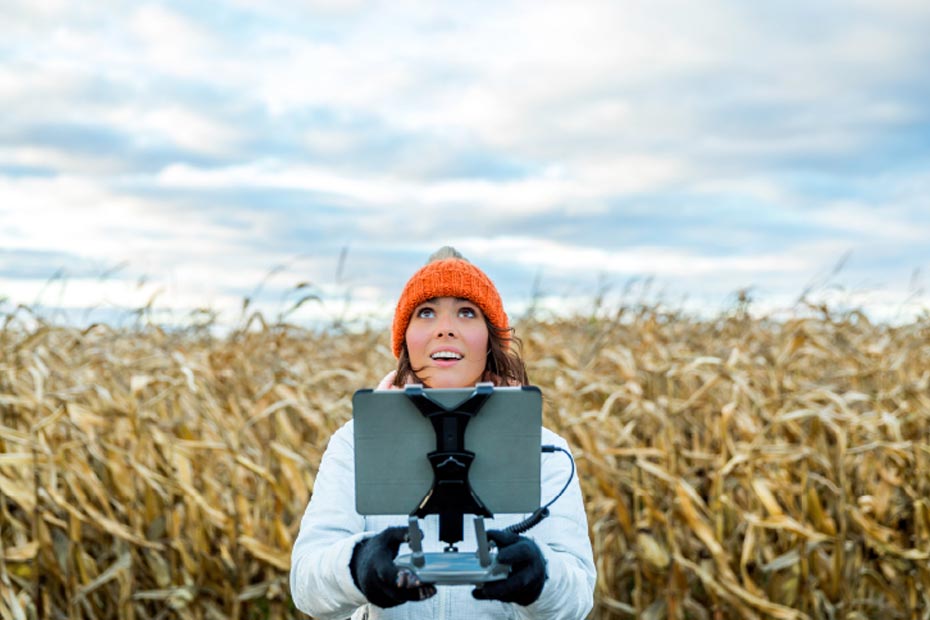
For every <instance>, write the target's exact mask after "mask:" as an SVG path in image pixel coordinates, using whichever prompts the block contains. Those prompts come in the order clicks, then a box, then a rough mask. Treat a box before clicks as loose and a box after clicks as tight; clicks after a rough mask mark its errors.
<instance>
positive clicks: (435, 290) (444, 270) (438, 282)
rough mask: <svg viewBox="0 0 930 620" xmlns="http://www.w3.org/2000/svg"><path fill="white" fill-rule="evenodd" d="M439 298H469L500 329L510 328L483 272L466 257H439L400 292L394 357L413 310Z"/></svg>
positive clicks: (396, 315)
mask: <svg viewBox="0 0 930 620" xmlns="http://www.w3.org/2000/svg"><path fill="white" fill-rule="evenodd" d="M436 297H459V298H462V299H467V300H469V301H471V302H472V303H474V304H475V305H477V306H478V307H479V308H481V312H483V313H484V316H486V317H487V319H488V320H489V321H490V322H491V325H493V326H494V327H496V328H497V329H498V330H507V329H509V328H510V324H509V323H508V321H507V314H506V313H505V312H504V304H503V303H502V302H501V296H500V295H499V294H498V292H497V288H495V287H494V283H493V282H491V280H490V278H488V276H486V275H485V274H484V272H483V271H481V270H480V269H478V268H477V267H475V266H474V265H472V264H471V263H469V262H468V261H467V260H463V259H459V258H446V259H442V260H437V261H433V262H431V263H427V264H426V266H424V267H422V268H421V269H420V270H419V271H417V272H416V273H415V274H413V276H412V277H411V278H410V280H409V281H408V282H407V285H406V286H405V287H404V290H403V292H402V293H401V294H400V299H399V300H398V301H397V308H396V309H395V310H394V326H393V329H392V330H391V345H392V348H393V349H394V357H400V352H401V350H402V349H403V345H404V338H405V336H406V335H407V326H408V325H410V318H411V316H412V314H413V311H414V309H416V307H417V306H419V305H420V304H422V303H423V302H424V301H426V300H428V299H433V298H436ZM507 345H508V341H507V340H504V342H503V347H504V348H505V349H506V348H507Z"/></svg>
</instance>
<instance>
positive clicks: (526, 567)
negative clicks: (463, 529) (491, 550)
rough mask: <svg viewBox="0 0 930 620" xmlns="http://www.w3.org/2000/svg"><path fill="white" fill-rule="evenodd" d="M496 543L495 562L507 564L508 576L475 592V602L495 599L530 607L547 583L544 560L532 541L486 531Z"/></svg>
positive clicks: (499, 531)
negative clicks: (508, 566)
mask: <svg viewBox="0 0 930 620" xmlns="http://www.w3.org/2000/svg"><path fill="white" fill-rule="evenodd" d="M488 539H489V540H493V541H494V542H495V543H496V544H497V548H498V552H497V561H498V562H500V563H501V564H509V565H510V574H509V575H507V578H506V579H502V580H500V581H489V582H487V583H485V584H483V585H481V586H479V587H477V588H475V589H474V590H472V593H471V594H472V596H474V597H475V598H477V599H494V600H497V601H503V602H505V603H516V604H517V605H524V606H526V605H530V604H532V603H534V602H535V601H536V599H538V598H539V595H540V594H542V591H543V586H544V585H545V584H546V560H545V559H544V558H543V554H542V551H540V550H539V547H537V546H536V543H534V542H533V541H532V540H530V539H529V538H527V537H526V536H520V535H519V534H514V533H512V532H507V531H504V530H490V531H488Z"/></svg>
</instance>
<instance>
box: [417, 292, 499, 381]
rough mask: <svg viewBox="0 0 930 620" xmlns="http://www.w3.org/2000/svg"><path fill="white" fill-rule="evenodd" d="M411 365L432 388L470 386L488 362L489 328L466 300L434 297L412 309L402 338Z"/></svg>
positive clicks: (472, 305) (479, 376)
mask: <svg viewBox="0 0 930 620" xmlns="http://www.w3.org/2000/svg"><path fill="white" fill-rule="evenodd" d="M405 342H406V343H407V354H408V355H409V357H410V365H411V367H412V368H413V369H414V371H416V373H417V376H418V377H419V378H420V380H421V381H423V383H424V384H425V385H426V386H427V387H431V388H452V387H471V386H473V385H475V384H476V383H478V381H480V380H481V375H482V374H483V373H484V368H485V364H486V362H487V359H488V326H487V324H486V323H485V321H484V315H483V314H482V313H481V309H480V308H478V306H477V305H476V304H474V303H472V302H471V301H469V300H467V299H459V298H457V297H437V298H435V299H429V300H427V301H425V302H423V303H422V304H420V305H419V306H417V307H416V308H414V309H413V316H411V317H410V324H409V325H408V326H407V333H406V336H405Z"/></svg>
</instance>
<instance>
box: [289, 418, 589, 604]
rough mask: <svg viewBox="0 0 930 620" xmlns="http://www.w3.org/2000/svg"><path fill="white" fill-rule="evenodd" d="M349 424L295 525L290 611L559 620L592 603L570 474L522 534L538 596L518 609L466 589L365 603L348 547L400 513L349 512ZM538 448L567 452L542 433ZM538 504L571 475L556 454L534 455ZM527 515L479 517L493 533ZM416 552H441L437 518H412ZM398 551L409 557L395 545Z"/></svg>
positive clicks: (581, 518) (468, 537)
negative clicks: (532, 558)
mask: <svg viewBox="0 0 930 620" xmlns="http://www.w3.org/2000/svg"><path fill="white" fill-rule="evenodd" d="M352 438H353V432H352V422H351V421H350V422H348V423H346V424H345V425H344V426H343V427H342V428H340V429H339V430H338V431H336V432H335V433H334V434H333V436H332V437H331V438H330V441H329V445H328V446H327V448H326V452H325V453H324V454H323V460H322V462H321V463H320V469H319V472H318V473H317V476H316V481H315V482H314V486H313V495H312V497H311V498H310V503H309V505H308V506H307V510H306V512H305V513H304V516H303V520H302V521H301V524H300V533H299V534H298V535H297V540H296V542H295V543H294V549H293V552H292V555H291V575H290V581H291V596H292V597H293V599H294V603H295V604H296V605H297V608H298V609H300V610H301V611H304V612H305V613H308V614H310V615H311V616H313V617H314V618H317V619H319V620H344V619H345V618H348V617H349V616H351V617H352V618H353V620H359V619H362V618H367V619H369V620H376V619H381V618H385V619H397V620H414V619H418V618H425V619H430V620H437V619H445V618H448V619H450V620H451V619H463V620H469V619H472V618H474V619H479V618H481V619H484V618H487V619H491V618H515V619H516V618H522V619H527V620H528V619H530V618H533V619H540V620H544V619H553V620H554V619H559V620H580V619H581V618H584V617H585V616H587V614H588V612H589V611H590V610H591V608H592V606H593V601H594V582H595V569H594V561H593V554H592V552H591V542H590V540H589V538H588V526H587V518H586V516H585V512H584V505H583V503H582V497H581V489H580V487H579V485H578V479H577V477H576V478H575V479H574V480H572V482H571V484H570V486H569V487H568V490H566V491H565V494H564V495H562V497H560V498H559V500H558V501H556V502H555V503H554V504H553V505H552V506H550V508H549V511H550V516H549V517H548V518H546V519H544V520H543V521H542V522H541V523H540V524H538V525H537V526H535V527H534V528H532V529H531V530H529V531H528V532H526V533H525V534H524V536H527V537H528V538H531V539H533V540H534V541H535V542H536V544H537V545H538V546H539V548H540V550H541V551H542V554H543V556H544V558H545V560H546V574H547V579H546V585H545V587H544V588H543V591H542V594H541V595H540V597H539V599H538V600H537V601H536V602H535V603H533V604H532V605H529V606H528V607H523V606H520V605H516V604H512V603H502V602H499V601H479V600H476V599H474V598H473V597H472V595H471V591H472V589H473V588H472V586H440V587H438V588H437V590H438V592H437V594H436V595H435V596H433V597H432V598H429V599H427V600H425V601H419V602H411V603H405V604H403V605H400V606H397V607H392V608H390V609H381V608H380V607H376V606H375V605H372V604H369V603H368V601H367V600H366V599H365V596H364V595H363V594H362V593H361V591H360V590H359V589H358V588H357V587H356V586H355V583H354V582H353V580H352V574H351V572H350V571H349V560H350V559H351V557H352V550H353V549H354V547H355V544H356V543H357V542H359V541H360V540H363V539H365V538H370V537H372V536H375V535H376V534H378V533H379V532H381V531H382V530H383V529H385V528H386V527H390V526H395V525H400V526H406V525H407V515H397V516H367V517H366V516H362V515H360V514H358V513H357V512H356V511H355V457H354V447H353V441H352ZM542 443H543V444H553V445H557V446H561V447H563V448H565V449H568V445H567V444H566V442H565V440H563V439H562V438H561V437H559V436H558V435H556V434H555V433H553V432H552V431H550V430H548V429H545V428H544V429H543V432H542ZM540 458H541V467H542V470H541V472H542V494H541V499H542V501H543V502H544V503H545V502H548V501H549V500H550V499H552V498H553V497H555V496H556V495H557V494H558V492H559V491H560V490H561V489H562V487H563V486H564V484H565V481H566V480H567V479H568V476H569V474H570V473H571V465H570V464H569V462H568V458H567V457H566V456H565V455H564V454H562V453H559V452H555V453H546V454H542V455H541V457H540ZM527 516H529V515H503V514H502V515H496V516H495V517H494V518H493V519H487V520H486V526H487V528H488V529H501V528H504V527H507V526H508V525H511V524H513V523H517V522H519V521H522V520H523V519H524V518H526V517H527ZM420 529H422V530H423V534H424V535H423V550H424V551H426V552H439V551H442V547H443V543H442V542H440V540H439V517H438V516H437V515H430V516H428V517H426V518H425V519H421V520H420ZM463 533H464V538H465V540H464V541H462V542H461V543H459V544H458V545H457V547H458V549H459V550H460V551H474V550H475V549H476V543H475V534H474V531H473V529H472V528H470V527H468V524H467V523H466V524H465V527H464V528H463ZM400 553H401V554H403V553H409V548H408V547H407V546H406V545H402V546H401V549H400Z"/></svg>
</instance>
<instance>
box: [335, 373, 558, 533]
mask: <svg viewBox="0 0 930 620" xmlns="http://www.w3.org/2000/svg"><path fill="white" fill-rule="evenodd" d="M422 393H423V394H425V395H426V396H427V397H428V398H429V399H431V400H432V401H434V402H435V403H437V404H438V405H439V406H441V407H443V408H446V409H448V410H455V409H456V406H457V405H459V404H462V403H465V402H467V401H469V399H470V398H471V397H472V396H473V395H474V394H475V393H476V389H475V388H461V389H460V388H455V389H424V390H422ZM352 416H353V427H354V439H355V506H356V510H357V511H358V513H359V514H362V515H409V514H412V513H413V512H414V511H416V510H417V508H418V506H419V504H420V502H421V500H423V498H424V497H425V496H426V495H427V494H428V493H429V491H430V489H431V488H432V486H433V469H432V466H431V465H430V461H429V459H428V458H427V455H428V454H429V453H430V452H433V451H435V450H436V448H437V436H436V431H435V430H434V428H433V424H432V423H431V422H430V421H429V419H427V417H425V416H424V414H423V413H421V412H420V410H419V409H418V408H417V406H416V405H415V404H414V402H413V401H412V400H411V398H410V397H409V395H408V394H407V393H405V391H403V390H378V391H374V390H370V389H365V390H359V391H357V392H356V393H355V395H354V396H353V398H352ZM541 444H542V393H541V392H540V391H539V388H537V387H534V386H522V387H495V388H493V390H492V393H491V394H490V396H489V397H488V398H487V400H486V401H485V402H484V404H483V405H482V406H481V407H480V409H478V411H477V413H476V414H475V415H474V417H472V418H470V419H469V421H468V422H467V425H466V427H465V433H464V448H465V449H466V450H468V451H469V452H473V453H474V454H475V457H474V459H473V461H472V463H471V466H470V469H469V475H468V481H469V484H470V485H471V489H472V490H473V491H474V492H475V494H476V495H477V496H478V497H479V498H480V500H481V502H482V503H483V504H484V506H485V507H486V508H487V509H488V510H489V511H490V512H491V513H494V514H497V513H529V512H532V511H533V510H536V509H537V508H539V505H540V503H539V502H540V449H541Z"/></svg>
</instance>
